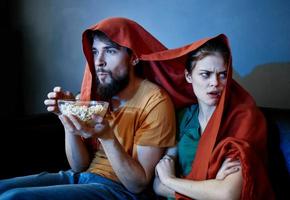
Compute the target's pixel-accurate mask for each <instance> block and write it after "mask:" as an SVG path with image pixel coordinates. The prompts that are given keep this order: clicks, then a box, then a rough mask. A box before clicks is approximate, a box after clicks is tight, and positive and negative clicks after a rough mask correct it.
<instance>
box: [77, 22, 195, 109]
mask: <svg viewBox="0 0 290 200" xmlns="http://www.w3.org/2000/svg"><path fill="white" fill-rule="evenodd" d="M95 30H99V31H101V32H103V33H105V34H106V35H107V36H108V37H109V38H110V39H111V40H112V41H114V42H116V43H117V44H119V45H121V46H124V47H127V48H129V49H131V50H132V52H133V54H134V55H135V56H136V58H140V57H141V55H145V54H152V53H154V52H159V51H162V50H166V47H165V46H163V45H162V44H161V43H160V42H159V41H158V40H157V39H156V38H155V37H153V36H152V35H151V34H150V33H149V32H147V31H146V30H145V29H144V28H143V27H142V26H141V25H139V24H137V23H136V22H134V21H132V20H130V19H126V18H108V19H105V20H103V21H101V22H99V23H98V24H96V25H94V26H92V27H90V28H89V29H87V30H86V31H84V33H83V51H84V54H85V57H86V59H87V64H86V68H85V74H84V78H83V82H82V88H81V99H83V100H89V99H96V98H97V97H96V96H95V93H94V92H92V91H96V75H95V68H94V59H93V54H92V40H91V38H90V32H92V31H95ZM136 67H142V68H143V69H142V71H143V77H144V78H147V79H148V80H150V81H152V82H154V83H156V84H158V85H160V86H161V87H164V88H166V89H167V91H168V93H169V95H170V96H171V97H172V99H173V101H174V103H175V105H176V106H177V107H179V102H187V103H188V104H189V103H191V101H192V96H190V97H188V95H186V94H187V93H189V94H192V92H191V91H189V90H186V89H183V90H182V88H181V87H178V86H179V85H180V86H184V85H185V79H184V77H183V68H181V69H177V68H174V67H173V66H169V65H167V63H166V62H154V61H145V60H143V61H140V63H139V64H138V65H137V66H136ZM181 71H182V73H180V72H181ZM176 72H178V73H176ZM186 87H189V86H186ZM188 91H189V92H188Z"/></svg>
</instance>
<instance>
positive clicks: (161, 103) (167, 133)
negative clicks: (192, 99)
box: [134, 94, 176, 147]
mask: <svg viewBox="0 0 290 200" xmlns="http://www.w3.org/2000/svg"><path fill="white" fill-rule="evenodd" d="M139 123H140V126H139V128H138V130H137V131H136V134H135V137H134V143H135V145H142V146H155V147H171V146H174V145H175V137H176V121H175V111H174V106H173V103H172V102H171V99H170V98H169V96H167V95H165V94H163V96H162V97H159V96H158V97H156V98H151V99H150V102H148V106H147V108H146V109H145V112H144V114H143V117H142V120H141V121H140V122H139Z"/></svg>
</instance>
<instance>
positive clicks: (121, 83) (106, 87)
mask: <svg viewBox="0 0 290 200" xmlns="http://www.w3.org/2000/svg"><path fill="white" fill-rule="evenodd" d="M106 73H109V75H110V77H111V79H112V80H111V82H110V83H106V84H101V83H100V82H99V79H98V78H97V94H98V95H99V97H100V98H101V100H103V101H109V100H110V99H111V98H112V97H113V96H115V95H116V94H118V93H119V92H120V91H122V90H123V89H124V88H125V87H126V86H127V85H128V84H129V79H130V78H129V73H128V72H127V73H126V74H124V75H122V76H119V77H116V78H114V77H113V76H112V72H110V71H106Z"/></svg>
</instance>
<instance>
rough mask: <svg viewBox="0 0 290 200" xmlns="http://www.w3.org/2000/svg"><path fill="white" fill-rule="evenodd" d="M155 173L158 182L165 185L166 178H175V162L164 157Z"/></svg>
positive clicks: (166, 156)
mask: <svg viewBox="0 0 290 200" xmlns="http://www.w3.org/2000/svg"><path fill="white" fill-rule="evenodd" d="M156 173H157V175H158V176H159V178H160V181H161V182H162V183H163V184H165V183H166V180H167V179H168V178H175V162H174V160H173V159H172V158H171V157H170V156H168V155H165V156H164V157H163V158H162V159H161V160H160V161H159V162H158V164H157V166H156Z"/></svg>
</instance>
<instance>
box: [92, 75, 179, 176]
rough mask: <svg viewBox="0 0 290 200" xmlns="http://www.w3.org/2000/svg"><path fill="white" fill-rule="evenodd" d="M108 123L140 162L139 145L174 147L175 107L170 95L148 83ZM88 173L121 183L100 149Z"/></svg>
mask: <svg viewBox="0 0 290 200" xmlns="http://www.w3.org/2000/svg"><path fill="white" fill-rule="evenodd" d="M108 120H109V123H110V125H111V127H114V133H115V135H116V137H117V139H118V141H119V142H120V144H121V145H122V146H123V147H124V149H125V151H126V152H127V153H128V154H130V155H131V156H132V157H133V158H136V159H137V151H136V146H137V145H140V146H154V147H170V146H174V145H175V134H176V122H175V113H174V106H173V104H172V102H171V99H170V97H169V96H168V95H167V93H166V92H165V91H164V90H162V89H161V88H159V87H158V86H157V85H155V84H153V83H151V82H149V81H148V80H143V81H142V83H141V84H140V86H139V88H138V90H137V92H136V93H135V95H134V96H133V97H132V98H131V99H130V100H128V101H127V102H126V103H125V104H124V106H123V107H121V108H119V109H117V110H115V111H111V113H110V117H109V119H108ZM87 171H89V172H92V173H96V174H99V175H101V176H104V177H106V178H109V179H113V180H115V181H118V177H117V176H116V174H115V172H114V171H113V168H112V166H111V164H110V162H109V160H108V158H107V156H106V154H105V152H104V150H103V148H102V147H101V146H100V147H99V150H98V151H97V152H95V155H94V158H93V160H92V162H91V164H90V166H89V169H88V170H87Z"/></svg>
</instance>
